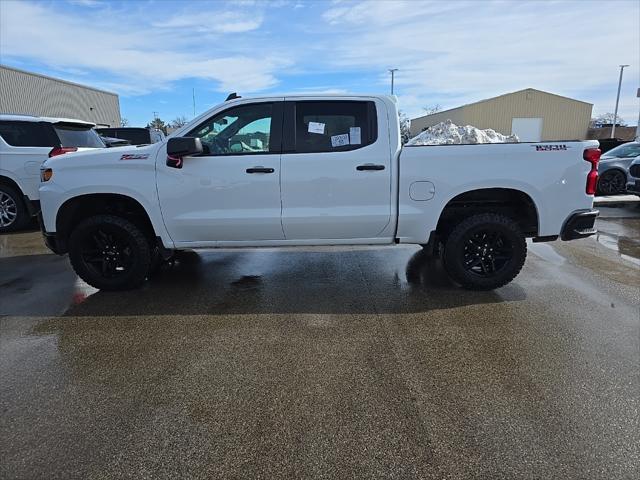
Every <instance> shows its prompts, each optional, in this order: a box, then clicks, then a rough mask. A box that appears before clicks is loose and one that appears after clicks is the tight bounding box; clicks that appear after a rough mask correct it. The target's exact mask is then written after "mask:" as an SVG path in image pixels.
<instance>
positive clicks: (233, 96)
mask: <svg viewBox="0 0 640 480" xmlns="http://www.w3.org/2000/svg"><path fill="white" fill-rule="evenodd" d="M236 98H242V97H240V95H238V94H237V93H236V92H233V93H230V94H229V96H228V97H227V99H226V100H225V102H228V101H229V100H234V99H236Z"/></svg>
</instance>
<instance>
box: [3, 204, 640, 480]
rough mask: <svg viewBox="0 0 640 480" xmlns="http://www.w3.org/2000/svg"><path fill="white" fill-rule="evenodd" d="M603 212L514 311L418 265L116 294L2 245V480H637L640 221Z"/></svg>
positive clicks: (343, 252)
mask: <svg viewBox="0 0 640 480" xmlns="http://www.w3.org/2000/svg"><path fill="white" fill-rule="evenodd" d="M601 211H602V215H601V218H600V219H599V220H598V228H599V230H600V233H599V234H598V235H597V237H591V238H587V239H583V240H578V241H574V242H567V243H562V242H555V243H552V244H532V245H530V250H529V256H528V260H527V262H526V264H525V268H524V270H523V271H522V272H521V274H520V275H519V276H518V277H517V278H516V280H515V281H514V282H513V283H511V284H509V285H507V286H506V287H503V288H501V289H499V290H496V291H493V292H469V291H464V290H461V289H459V288H457V287H455V286H453V285H452V284H450V283H449V281H448V280H447V279H446V277H445V275H444V273H443V271H442V269H441V267H440V265H439V263H438V262H437V261H434V260H432V259H429V258H426V257H425V255H424V254H423V253H422V252H421V250H419V249H418V248H415V247H397V248H350V249H346V248H342V249H332V248H308V249H290V250H275V249H265V250H254V251H233V250H224V251H211V252H207V253H203V254H200V255H196V254H187V255H183V256H182V257H181V258H180V259H179V261H178V262H177V263H176V265H174V266H173V267H171V268H166V269H165V270H164V271H162V272H161V274H160V275H159V276H158V277H157V278H155V279H154V280H153V281H151V282H149V283H148V284H146V285H145V286H144V287H143V288H142V289H140V290H136V291H129V292H122V293H108V292H97V291H96V290H94V289H92V288H90V287H88V286H86V285H85V284H83V283H82V282H80V281H79V280H78V279H77V277H76V276H75V274H74V273H73V271H72V270H71V268H70V267H69V265H68V261H67V259H66V258H64V257H57V256H55V255H52V254H50V253H49V252H48V251H47V250H46V249H45V247H44V246H43V243H42V239H41V237H40V233H39V232H38V231H35V230H34V231H29V232H24V233H17V234H11V235H4V236H1V237H0V322H1V323H0V334H1V337H0V365H1V370H0V384H1V385H2V387H1V391H0V409H1V412H2V414H1V415H0V438H2V441H0V452H1V455H0V460H1V461H0V477H2V478H25V479H27V478H28V479H34V478H49V479H51V478H66V479H70V478H84V479H86V478H125V477H126V478H354V477H356V476H358V477H362V478H403V479H404V478H607V479H613V478H616V479H618V478H634V477H635V475H637V473H638V466H639V464H640V454H639V445H640V434H639V433H638V391H639V388H640V381H639V380H640V373H639V368H638V365H639V364H640V353H639V352H640V346H639V341H640V331H639V323H640V320H639V309H640V299H639V286H640V208H639V207H638V204H637V203H636V204H633V205H631V206H620V207H617V208H602V209H601ZM635 478H637V477H635Z"/></svg>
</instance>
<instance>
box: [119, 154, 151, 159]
mask: <svg viewBox="0 0 640 480" xmlns="http://www.w3.org/2000/svg"><path fill="white" fill-rule="evenodd" d="M147 158H149V154H148V153H125V154H124V155H122V156H121V157H120V160H146V159H147Z"/></svg>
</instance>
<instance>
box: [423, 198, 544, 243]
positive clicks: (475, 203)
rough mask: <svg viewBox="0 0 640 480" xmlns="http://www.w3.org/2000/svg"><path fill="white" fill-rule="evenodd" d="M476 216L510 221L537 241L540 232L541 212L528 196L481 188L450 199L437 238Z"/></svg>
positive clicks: (438, 225) (439, 225)
mask: <svg viewBox="0 0 640 480" xmlns="http://www.w3.org/2000/svg"><path fill="white" fill-rule="evenodd" d="M478 213H500V214H503V215H506V216H508V217H511V218H513V220H514V221H515V222H516V223H518V226H519V227H520V229H521V231H522V232H523V234H524V235H525V236H526V237H536V236H537V235H538V232H539V230H540V212H539V211H538V208H537V206H536V203H535V202H534V200H533V198H532V196H531V195H530V194H528V193H527V192H525V191H523V190H520V189H517V188H507V187H483V188H476V189H472V190H467V191H464V192H460V193H458V194H456V195H455V196H454V197H452V198H451V199H449V201H448V202H447V203H446V204H445V206H444V207H443V209H442V211H441V212H440V217H439V218H438V223H437V225H436V234H437V235H438V236H439V237H443V236H446V235H447V234H448V232H450V231H451V229H452V228H454V226H455V225H456V224H457V223H459V222H460V221H461V220H462V219H464V218H466V217H469V216H471V215H475V214H478Z"/></svg>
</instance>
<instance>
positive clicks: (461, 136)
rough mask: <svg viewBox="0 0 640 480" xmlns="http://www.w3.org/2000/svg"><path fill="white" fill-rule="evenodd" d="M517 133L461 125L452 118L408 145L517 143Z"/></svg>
mask: <svg viewBox="0 0 640 480" xmlns="http://www.w3.org/2000/svg"><path fill="white" fill-rule="evenodd" d="M517 141H518V137H517V136H516V135H508V136H507V135H502V134H501V133H498V132H496V131H495V130H492V129H490V128H488V129H486V130H480V129H479V128H476V127H472V126H471V125H466V126H464V127H459V126H457V125H456V124H454V123H453V122H452V121H451V120H447V121H445V122H441V123H438V124H437V125H433V126H432V127H429V128H427V129H426V130H425V131H424V132H421V133H420V134H419V135H417V136H415V137H413V138H412V139H411V140H409V141H408V142H407V145H464V144H474V143H515V142H517Z"/></svg>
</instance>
